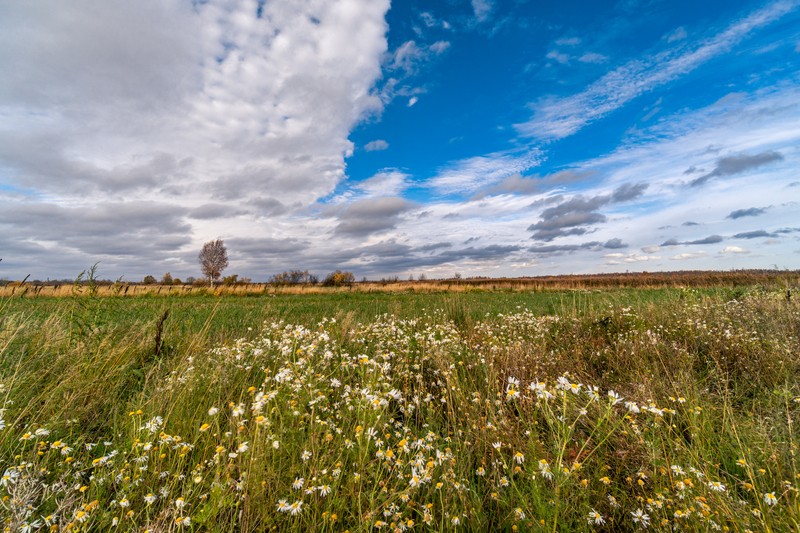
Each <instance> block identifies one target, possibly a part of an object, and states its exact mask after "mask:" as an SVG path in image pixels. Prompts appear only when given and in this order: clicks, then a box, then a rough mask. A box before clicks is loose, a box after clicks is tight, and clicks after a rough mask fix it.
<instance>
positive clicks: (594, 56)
mask: <svg viewBox="0 0 800 533" xmlns="http://www.w3.org/2000/svg"><path fill="white" fill-rule="evenodd" d="M578 61H580V62H581V63H605V62H606V61H608V57H607V56H604V55H603V54H598V53H597V52H586V53H585V54H583V55H582V56H581V57H579V58H578Z"/></svg>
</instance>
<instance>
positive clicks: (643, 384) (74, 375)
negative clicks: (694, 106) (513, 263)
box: [0, 277, 800, 532]
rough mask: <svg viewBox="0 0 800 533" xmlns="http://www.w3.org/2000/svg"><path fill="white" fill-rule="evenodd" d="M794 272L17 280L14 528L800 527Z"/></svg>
mask: <svg viewBox="0 0 800 533" xmlns="http://www.w3.org/2000/svg"><path fill="white" fill-rule="evenodd" d="M698 285H702V284H698ZM796 287H797V279H796V277H795V278H786V279H782V280H778V281H775V282H773V283H769V284H760V285H744V286H736V287H730V286H728V287H726V286H719V285H713V284H711V285H708V284H706V285H705V286H697V287H692V288H687V287H661V288H613V287H604V288H596V289H573V290H563V289H558V290H556V289H553V290H536V291H532V290H488V289H487V290H481V289H480V287H477V288H476V287H472V290H468V291H465V290H461V291H420V290H407V291H395V292H381V291H376V292H368V291H350V290H346V289H343V290H331V291H319V292H317V291H311V292H306V293H303V292H300V293H298V294H292V293H288V292H287V293H285V294H283V293H273V294H256V293H253V294H252V295H250V296H245V295H239V296H236V295H215V294H213V293H212V294H203V293H200V292H198V293H192V294H172V293H170V292H168V291H165V293H164V294H159V293H156V294H153V293H152V292H151V293H150V294H144V295H139V296H123V295H120V294H119V293H117V295H116V296H115V295H114V294H113V293H111V294H109V295H101V294H99V293H98V292H95V291H92V290H88V289H87V288H86V287H76V288H75V289H74V290H72V291H71V292H70V293H68V294H67V295H65V296H62V297H53V296H48V295H47V294H46V290H41V291H39V293H38V294H36V295H35V297H32V296H34V295H33V294H32V293H28V292H25V293H24V294H23V293H19V292H18V293H16V294H14V295H11V294H6V295H5V296H3V297H2V298H0V473H2V478H0V521H2V523H3V526H4V528H5V529H6V530H8V531H37V530H40V531H111V530H118V531H139V532H141V531H150V532H161V531H232V530H241V531H261V530H275V531H351V532H356V531H373V530H375V531H417V530H419V531H592V530H597V531H611V530H613V531H638V530H645V529H646V530H653V531H674V530H684V531H716V530H719V531H748V530H750V531H776V532H777V531H792V530H798V529H800V497H798V485H800V468H799V466H800V465H798V457H797V453H798V450H799V449H800V448H799V446H798V439H800V432H798V430H797V427H796V424H797V423H798V416H799V415H800V304H799V303H798V298H797V297H794V296H793V294H794V293H793V292H792V291H796Z"/></svg>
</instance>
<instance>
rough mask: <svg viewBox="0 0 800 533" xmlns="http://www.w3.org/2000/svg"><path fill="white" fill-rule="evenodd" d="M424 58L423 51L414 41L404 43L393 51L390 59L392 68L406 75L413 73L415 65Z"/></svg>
mask: <svg viewBox="0 0 800 533" xmlns="http://www.w3.org/2000/svg"><path fill="white" fill-rule="evenodd" d="M425 57H426V54H425V50H423V49H422V48H420V47H419V46H417V43H416V42H414V41H406V42H404V43H403V44H401V45H400V46H399V47H397V49H396V50H395V51H394V56H393V57H392V68H395V69H402V70H404V71H406V73H407V74H411V73H413V72H414V71H415V70H416V68H417V64H418V63H420V62H422V61H423V60H424V59H425Z"/></svg>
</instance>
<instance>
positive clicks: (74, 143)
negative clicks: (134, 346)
mask: <svg viewBox="0 0 800 533" xmlns="http://www.w3.org/2000/svg"><path fill="white" fill-rule="evenodd" d="M388 8H389V2H388V0H334V1H327V0H325V1H323V0H311V1H309V2H302V3H301V2H295V1H293V0H276V1H270V2H267V3H265V4H264V5H263V16H262V17H261V18H258V17H257V14H256V10H257V5H256V3H255V2H242V3H236V2H234V3H231V2H226V1H223V0H211V1H209V2H204V3H195V4H192V3H190V2H183V1H178V0H173V1H165V2H149V3H147V4H146V5H139V4H136V5H134V4H131V3H125V2H100V3H97V2H90V1H88V0H87V1H76V2H70V3H69V4H65V5H60V6H59V7H58V8H57V9H54V8H53V6H50V5H47V4H46V3H39V2H20V3H14V4H9V5H6V6H4V7H3V17H0V71H2V72H4V79H3V82H2V83H0V114H2V116H3V120H2V121H0V167H2V168H3V169H4V170H3V182H4V185H7V186H10V187H13V188H15V189H22V190H31V191H34V192H33V194H34V195H40V196H43V197H47V198H48V200H49V201H50V202H52V203H53V204H55V205H60V206H65V207H70V208H80V207H82V206H85V207H90V206H102V205H104V203H105V202H108V201H110V200H112V199H113V200H115V201H116V200H122V199H124V201H126V202H127V201H131V202H137V201H139V202H140V201H150V199H152V198H154V197H158V198H159V199H160V200H161V201H163V202H165V203H170V204H171V205H174V206H176V212H183V211H185V209H193V208H197V207H200V206H206V205H212V204H213V205H216V206H220V205H223V204H227V205H230V206H236V208H237V212H245V213H246V215H247V216H244V217H240V218H238V219H235V220H225V221H224V222H222V221H220V220H212V219H203V220H197V221H192V222H191V227H188V228H186V230H185V234H184V235H188V236H189V237H190V240H192V241H194V242H193V243H189V244H188V245H187V246H189V247H196V245H197V243H198V242H202V241H203V240H205V239H207V238H210V237H209V236H213V237H216V236H217V235H221V236H224V235H228V234H240V235H241V234H252V233H253V232H258V233H262V234H270V233H273V232H275V233H279V232H281V231H282V228H281V227H280V225H279V224H277V223H275V222H274V221H273V222H271V223H270V222H266V219H267V218H268V217H274V215H273V214H274V213H278V212H286V211H287V210H289V209H298V208H301V207H302V206H307V205H310V204H312V203H313V202H315V201H316V200H317V199H318V198H320V197H323V196H326V195H328V194H330V193H331V192H332V191H333V190H334V188H335V187H336V186H337V184H338V183H339V182H340V181H341V180H342V179H343V177H344V175H345V174H344V172H345V157H346V156H347V155H348V154H350V153H351V152H352V150H353V145H352V143H351V142H350V141H349V140H348V135H349V133H350V131H351V130H352V128H353V127H354V126H355V125H356V124H357V123H359V122H360V121H362V120H363V119H365V118H367V117H368V116H370V115H372V114H374V113H377V112H379V111H380V110H381V108H382V103H381V100H380V99H379V98H378V97H377V96H376V95H375V93H374V91H373V87H374V84H375V82H376V81H377V80H378V79H379V78H380V77H381V76H382V72H381V59H382V57H384V54H385V53H386V50H387V43H386V32H387V25H386V21H385V18H384V17H385V14H386V12H387V10H388ZM87 13H91V16H88V15H87ZM135 205H140V204H135ZM4 208H5V206H0V211H2V210H3V209H4ZM178 208H185V209H178ZM120 212H121V216H120V218H119V220H118V221H117V222H116V223H117V224H118V225H119V228H120V231H122V230H123V229H125V226H126V224H128V222H127V221H126V220H125V217H126V216H130V213H128V212H127V211H124V210H123V211H120ZM123 215H124V216H123ZM19 222H20V224H24V223H25V221H24V220H20V221H19ZM9 230H11V231H14V229H13V228H9V227H4V228H3V231H4V232H5V231H9ZM76 246H78V245H76ZM81 249H83V250H88V248H85V247H84V248H80V246H78V247H77V252H76V253H78V252H80V251H81ZM173 252H174V253H179V252H177V251H175V250H173ZM154 257H155V258H160V257H162V256H161V255H158V254H157V255H155V256H154ZM190 261H193V259H190Z"/></svg>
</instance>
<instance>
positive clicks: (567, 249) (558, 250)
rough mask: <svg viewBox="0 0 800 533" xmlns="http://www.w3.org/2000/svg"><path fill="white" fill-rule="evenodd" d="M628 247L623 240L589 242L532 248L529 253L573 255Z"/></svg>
mask: <svg viewBox="0 0 800 533" xmlns="http://www.w3.org/2000/svg"><path fill="white" fill-rule="evenodd" d="M627 247H628V245H627V244H625V243H623V242H622V239H616V238H615V239H609V240H607V241H606V242H600V241H589V242H584V243H580V244H550V245H544V246H531V247H530V248H528V251H530V252H533V253H535V254H564V253H573V252H579V251H583V250H603V249H606V250H618V249H621V248H627ZM617 255H618V256H622V255H624V254H621V253H619V252H615V253H611V254H606V256H605V257H609V256H617Z"/></svg>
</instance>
